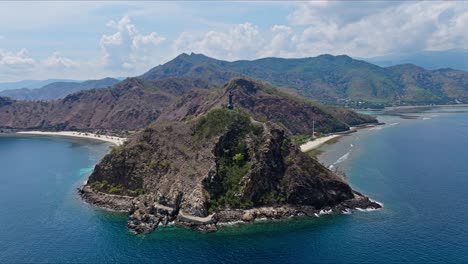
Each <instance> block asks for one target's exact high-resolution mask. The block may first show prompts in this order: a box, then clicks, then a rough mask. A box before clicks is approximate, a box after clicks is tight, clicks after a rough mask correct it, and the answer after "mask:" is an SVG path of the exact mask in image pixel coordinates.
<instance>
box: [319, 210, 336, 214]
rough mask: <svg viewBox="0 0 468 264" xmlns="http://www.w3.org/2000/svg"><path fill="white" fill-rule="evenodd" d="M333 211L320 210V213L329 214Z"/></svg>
mask: <svg viewBox="0 0 468 264" xmlns="http://www.w3.org/2000/svg"><path fill="white" fill-rule="evenodd" d="M331 213H333V211H332V210H331V209H330V210H323V209H322V210H320V212H319V215H328V214H331Z"/></svg>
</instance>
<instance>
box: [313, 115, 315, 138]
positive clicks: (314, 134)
mask: <svg viewBox="0 0 468 264" xmlns="http://www.w3.org/2000/svg"><path fill="white" fill-rule="evenodd" d="M312 138H315V119H312Z"/></svg>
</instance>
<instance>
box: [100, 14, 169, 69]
mask: <svg viewBox="0 0 468 264" xmlns="http://www.w3.org/2000/svg"><path fill="white" fill-rule="evenodd" d="M107 26H108V27H111V28H113V29H115V30H117V32H115V33H114V34H111V35H103V36H102V37H101V40H100V46H101V48H102V50H103V52H104V56H103V61H104V64H105V66H106V67H108V68H110V69H114V70H126V71H130V72H131V73H133V72H135V71H138V70H142V69H146V68H147V67H149V66H152V65H150V64H151V63H153V62H154V60H155V59H157V58H159V56H160V55H159V54H160V52H159V49H158V46H159V45H161V44H162V43H163V42H164V41H165V40H166V39H165V38H164V37H162V36H160V35H159V34H158V33H156V32H151V33H149V34H147V35H144V34H140V33H139V32H138V30H137V28H136V26H135V25H134V24H132V22H131V20H130V17H128V16H124V17H122V19H120V20H119V21H117V22H116V21H109V22H108V23H107Z"/></svg>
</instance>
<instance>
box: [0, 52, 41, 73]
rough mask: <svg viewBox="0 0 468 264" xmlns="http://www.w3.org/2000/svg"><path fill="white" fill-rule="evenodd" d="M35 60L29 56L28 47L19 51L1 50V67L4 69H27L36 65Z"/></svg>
mask: <svg viewBox="0 0 468 264" xmlns="http://www.w3.org/2000/svg"><path fill="white" fill-rule="evenodd" d="M35 63H36V62H35V60H34V59H33V58H31V57H30V56H29V52H28V50H27V49H21V50H19V51H18V52H11V51H6V52H4V51H2V50H0V67H2V69H11V70H13V69H27V68H32V67H34V65H35Z"/></svg>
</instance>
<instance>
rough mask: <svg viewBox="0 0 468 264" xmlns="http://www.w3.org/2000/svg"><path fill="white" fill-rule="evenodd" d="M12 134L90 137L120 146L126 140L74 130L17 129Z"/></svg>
mask: <svg viewBox="0 0 468 264" xmlns="http://www.w3.org/2000/svg"><path fill="white" fill-rule="evenodd" d="M13 134H17V135H27V136H52V137H68V138H81V139H91V140H97V141H102V142H107V143H111V144H113V145H116V146H120V145H122V144H123V143H125V141H126V140H127V139H126V138H121V137H114V136H107V135H97V134H93V133H86V132H75V131H60V132H48V131H18V132H15V133H13Z"/></svg>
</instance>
